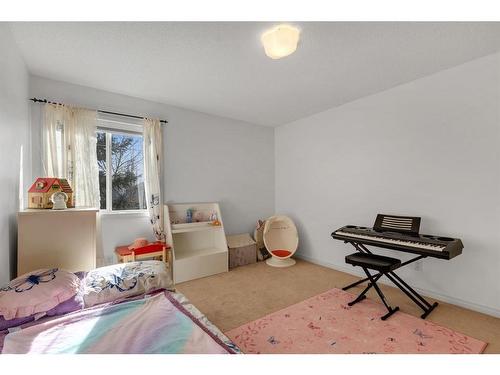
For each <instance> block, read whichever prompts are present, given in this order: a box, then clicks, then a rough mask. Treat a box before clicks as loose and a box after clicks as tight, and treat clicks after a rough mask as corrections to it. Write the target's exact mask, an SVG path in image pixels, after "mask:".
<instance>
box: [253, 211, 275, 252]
mask: <svg viewBox="0 0 500 375" xmlns="http://www.w3.org/2000/svg"><path fill="white" fill-rule="evenodd" d="M265 224H266V221H265V220H257V224H256V226H255V230H254V232H253V239H254V241H255V242H256V246H257V259H258V260H259V261H262V260H266V259H267V258H270V257H271V254H269V252H268V251H267V249H266V245H264V236H263V234H264V225H265Z"/></svg>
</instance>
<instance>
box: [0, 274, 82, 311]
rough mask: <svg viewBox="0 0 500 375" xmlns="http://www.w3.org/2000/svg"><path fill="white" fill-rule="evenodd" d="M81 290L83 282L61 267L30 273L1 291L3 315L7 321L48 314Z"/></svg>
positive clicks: (0, 299) (0, 302)
mask: <svg viewBox="0 0 500 375" xmlns="http://www.w3.org/2000/svg"><path fill="white" fill-rule="evenodd" d="M79 289H80V279H79V278H78V277H77V276H76V275H75V274H73V273H71V272H68V271H64V270H60V269H58V268H52V269H42V270H36V271H33V272H29V273H27V274H25V275H22V276H20V277H18V278H17V279H14V280H12V281H11V282H10V283H9V284H8V285H7V286H6V287H4V288H2V289H0V315H2V316H3V317H4V319H5V320H11V319H15V318H25V317H29V316H31V315H34V314H38V313H46V312H47V311H49V310H51V309H53V308H55V307H56V306H57V305H59V304H60V303H62V302H64V301H66V300H68V299H70V298H71V297H73V296H74V295H76V294H77V292H78V291H79Z"/></svg>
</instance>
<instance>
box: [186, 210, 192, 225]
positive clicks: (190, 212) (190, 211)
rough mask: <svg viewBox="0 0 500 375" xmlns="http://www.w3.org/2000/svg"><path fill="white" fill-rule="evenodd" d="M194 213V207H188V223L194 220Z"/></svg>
mask: <svg viewBox="0 0 500 375" xmlns="http://www.w3.org/2000/svg"><path fill="white" fill-rule="evenodd" d="M193 213H194V210H193V209H192V208H188V209H187V210H186V223H192V222H193Z"/></svg>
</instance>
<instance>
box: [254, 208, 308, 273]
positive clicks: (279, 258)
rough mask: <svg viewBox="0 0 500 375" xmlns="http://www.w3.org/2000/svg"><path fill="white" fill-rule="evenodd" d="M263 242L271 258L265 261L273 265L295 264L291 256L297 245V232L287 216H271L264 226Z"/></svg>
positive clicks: (286, 265) (287, 265) (285, 265)
mask: <svg viewBox="0 0 500 375" xmlns="http://www.w3.org/2000/svg"><path fill="white" fill-rule="evenodd" d="M263 238H264V244H265V245H266V249H267V251H269V254H271V258H269V259H268V260H266V263H267V264H268V265H270V266H273V267H289V266H293V265H294V264H295V260H293V259H292V258H291V257H292V255H293V254H294V253H295V252H296V251H297V247H298V246H299V234H298V232H297V228H296V227H295V224H294V223H293V221H292V220H291V219H290V218H289V217H287V216H281V215H279V216H271V217H270V218H269V219H267V220H266V224H265V226H264V233H263Z"/></svg>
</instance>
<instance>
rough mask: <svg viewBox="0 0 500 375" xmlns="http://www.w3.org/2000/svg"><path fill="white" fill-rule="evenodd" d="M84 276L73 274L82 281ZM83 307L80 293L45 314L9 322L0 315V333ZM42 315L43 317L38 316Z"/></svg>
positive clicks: (84, 273)
mask: <svg viewBox="0 0 500 375" xmlns="http://www.w3.org/2000/svg"><path fill="white" fill-rule="evenodd" d="M86 274H87V273H86V272H75V275H76V276H77V277H78V279H79V280H81V279H83V278H84V277H85V275H86ZM83 307H84V304H83V297H82V295H81V293H77V294H75V295H74V296H73V297H71V298H70V299H67V300H66V301H64V302H62V303H60V304H59V305H57V306H55V307H53V308H52V309H50V310H49V311H47V312H46V313H38V314H33V315H30V316H27V317H24V318H14V319H10V320H5V318H4V317H3V316H2V315H0V331H3V330H6V329H9V328H12V327H17V326H20V325H22V324H25V323H29V322H32V321H34V320H37V319H40V318H42V317H44V316H57V315H64V314H68V313H70V312H73V311H77V310H81V309H83ZM42 314H43V316H40V315H42Z"/></svg>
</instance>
